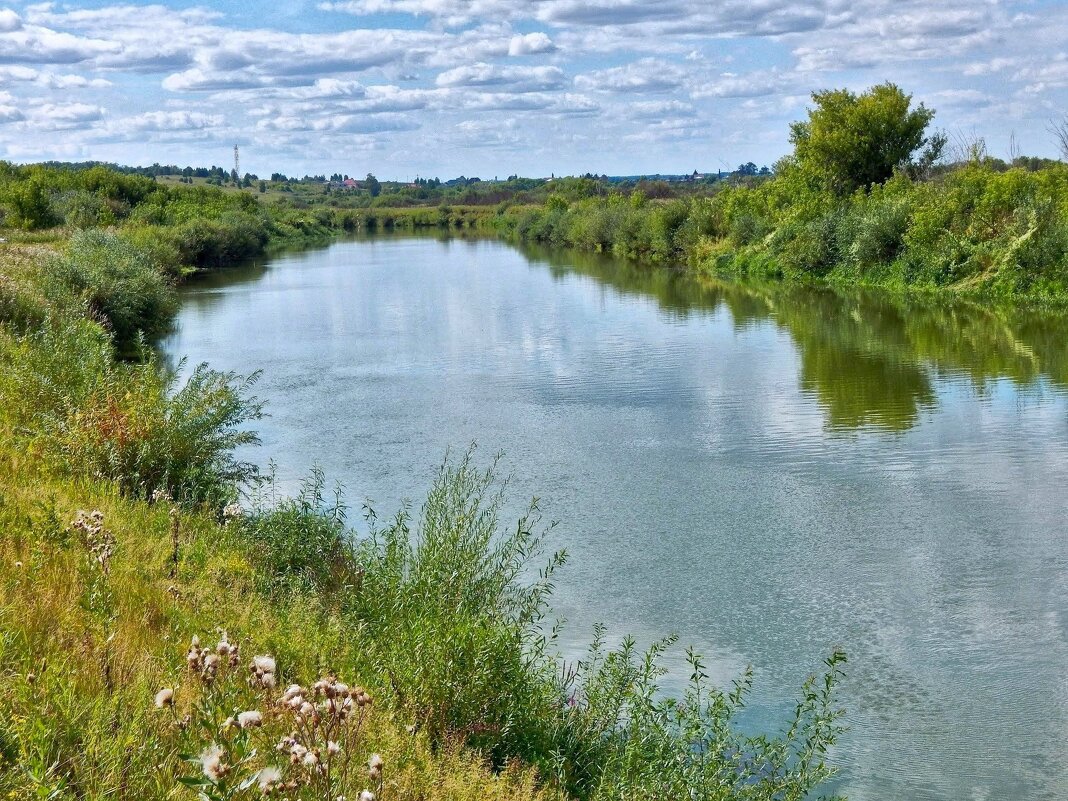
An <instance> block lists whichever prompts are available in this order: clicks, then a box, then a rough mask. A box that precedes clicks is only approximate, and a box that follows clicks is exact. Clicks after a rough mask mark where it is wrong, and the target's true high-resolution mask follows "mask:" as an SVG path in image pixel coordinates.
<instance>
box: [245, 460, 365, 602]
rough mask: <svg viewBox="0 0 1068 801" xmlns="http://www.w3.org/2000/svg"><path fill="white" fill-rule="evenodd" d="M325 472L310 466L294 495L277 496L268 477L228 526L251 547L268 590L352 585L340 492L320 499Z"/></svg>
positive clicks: (336, 588) (349, 542)
mask: <svg viewBox="0 0 1068 801" xmlns="http://www.w3.org/2000/svg"><path fill="white" fill-rule="evenodd" d="M325 483H326V482H325V476H324V474H323V471H322V470H321V469H318V468H316V469H314V470H313V471H312V474H311V476H310V478H308V479H307V480H306V481H305V482H304V483H303V484H302V485H301V488H300V492H298V493H297V496H296V497H295V498H281V497H279V495H278V493H277V485H276V483H275V478H274V475H273V474H272V475H270V476H269V477H268V478H267V480H266V481H265V482H264V485H263V487H262V488H261V491H260V492H258V493H257V495H256V497H255V499H254V500H255V502H254V505H253V508H252V510H251V511H250V512H249V513H248V514H247V515H241V516H239V517H237V518H236V519H235V520H234V521H233V523H232V525H233V526H234V528H235V530H236V531H238V532H239V533H240V535H241V537H242V538H243V539H244V540H246V541H247V542H249V543H250V544H251V545H252V549H251V554H252V559H253V561H254V562H255V564H256V567H257V576H256V578H257V581H258V582H259V584H260V588H261V589H262V590H264V591H265V592H267V593H269V594H274V593H277V592H289V591H293V590H297V591H303V592H311V591H318V592H320V593H324V594H327V595H330V594H336V593H339V592H342V591H344V590H348V589H352V588H353V586H354V584H355V582H356V577H357V571H356V570H355V568H354V564H355V562H354V559H353V545H352V540H351V538H350V536H349V531H348V530H347V529H346V527H345V514H346V509H345V505H344V503H343V501H342V496H341V490H340V488H338V490H337V491H336V492H335V494H334V501H333V504H332V505H330V506H327V505H326V503H325V499H324V493H323V490H324V487H325Z"/></svg>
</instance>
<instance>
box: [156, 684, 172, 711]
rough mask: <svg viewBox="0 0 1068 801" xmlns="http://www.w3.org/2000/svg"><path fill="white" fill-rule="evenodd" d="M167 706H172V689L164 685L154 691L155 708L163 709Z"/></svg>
mask: <svg viewBox="0 0 1068 801" xmlns="http://www.w3.org/2000/svg"><path fill="white" fill-rule="evenodd" d="M167 706H174V690H172V689H171V688H170V687H164V688H163V689H162V690H160V691H159V692H158V693H156V708H157V709H163V708H164V707H167Z"/></svg>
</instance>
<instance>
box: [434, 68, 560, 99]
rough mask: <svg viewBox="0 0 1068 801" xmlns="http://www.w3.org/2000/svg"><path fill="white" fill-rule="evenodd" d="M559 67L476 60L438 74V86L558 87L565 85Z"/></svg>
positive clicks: (523, 89) (517, 89)
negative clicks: (509, 64)
mask: <svg viewBox="0 0 1068 801" xmlns="http://www.w3.org/2000/svg"><path fill="white" fill-rule="evenodd" d="M564 78H565V76H564V71H563V70H562V69H560V68H559V67H507V66H500V65H497V64H486V63H484V62H479V63H477V64H470V65H467V66H463V67H455V68H453V69H451V70H446V71H445V72H442V73H440V74H439V75H438V77H437V78H436V79H435V81H434V82H435V83H436V84H437V85H438V86H443V87H453V86H500V87H507V88H508V89H510V90H511V91H513V92H537V91H544V90H546V89H557V88H559V87H561V86H563V84H564Z"/></svg>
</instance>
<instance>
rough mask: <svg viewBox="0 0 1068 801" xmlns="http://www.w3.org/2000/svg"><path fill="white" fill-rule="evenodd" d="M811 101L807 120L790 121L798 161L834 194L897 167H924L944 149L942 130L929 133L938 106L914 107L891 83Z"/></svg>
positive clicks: (877, 180)
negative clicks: (814, 105) (938, 132)
mask: <svg viewBox="0 0 1068 801" xmlns="http://www.w3.org/2000/svg"><path fill="white" fill-rule="evenodd" d="M812 100H813V101H814V102H815V104H816V107H815V108H813V109H809V112H808V120H807V121H805V122H795V123H793V124H792V125H791V126H790V141H791V142H792V143H793V145H794V162H795V163H796V164H797V165H798V166H799V167H801V168H802V169H803V170H804V171H805V172H807V173H808V174H810V175H811V176H813V177H814V178H815V179H816V180H818V181H820V182H821V183H823V184H824V185H825V186H826V188H827V189H829V190H830V191H832V192H834V193H836V194H840V195H844V194H849V193H851V192H854V191H855V190H856V189H858V188H860V187H869V186H871V185H872V184H879V183H883V182H884V181H886V180H887V179H888V178H890V177H891V176H892V175H893V174H894V170H895V169H909V170H915V171H922V170H923V169H924V168H925V167H930V165H931V164H933V163H934V162H935V161H937V160H938V158H939V157H940V156H941V154H942V151H943V149H944V148H945V145H946V137H945V136H944V135H942V134H934V135H932V136H929V137H928V136H925V134H926V131H927V126H928V125H929V124H930V122H931V119H932V118H933V117H934V111H932V110H930V109H928V108H926V107H925V106H924V105H923V104H922V103H921V104H920V105H919V106H917V107H916V108H910V106H911V103H912V96H911V95H907V94H905V93H904V92H903V91H901V89H899V88H898V87H897V86H895V85H894V84H892V83H885V84H881V85H879V86H873V87H872V88H871V89H869V90H868V91H866V92H864V93H863V94H860V95H857V94H854V93H853V92H850V91H849V90H848V89H835V90H829V91H824V92H814V93H813V95H812ZM921 148H923V149H924V150H923V152H922V153H920V154H919V155H918V156H917V151H919V150H920V149H921Z"/></svg>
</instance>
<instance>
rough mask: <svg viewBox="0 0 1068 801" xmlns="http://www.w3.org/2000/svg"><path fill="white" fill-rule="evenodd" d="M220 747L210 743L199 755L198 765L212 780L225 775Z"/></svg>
mask: <svg viewBox="0 0 1068 801" xmlns="http://www.w3.org/2000/svg"><path fill="white" fill-rule="evenodd" d="M222 753H223V752H222V749H221V748H220V747H219V746H217V745H211V746H209V747H208V748H206V749H205V750H204V751H203V753H201V755H200V765H201V767H202V768H203V769H204V775H205V776H207V777H208V778H209V779H211V780H212V781H218V780H219V779H221V778H222V777H223V776H225V775H226V766H225V765H224V764H223V761H222Z"/></svg>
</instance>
